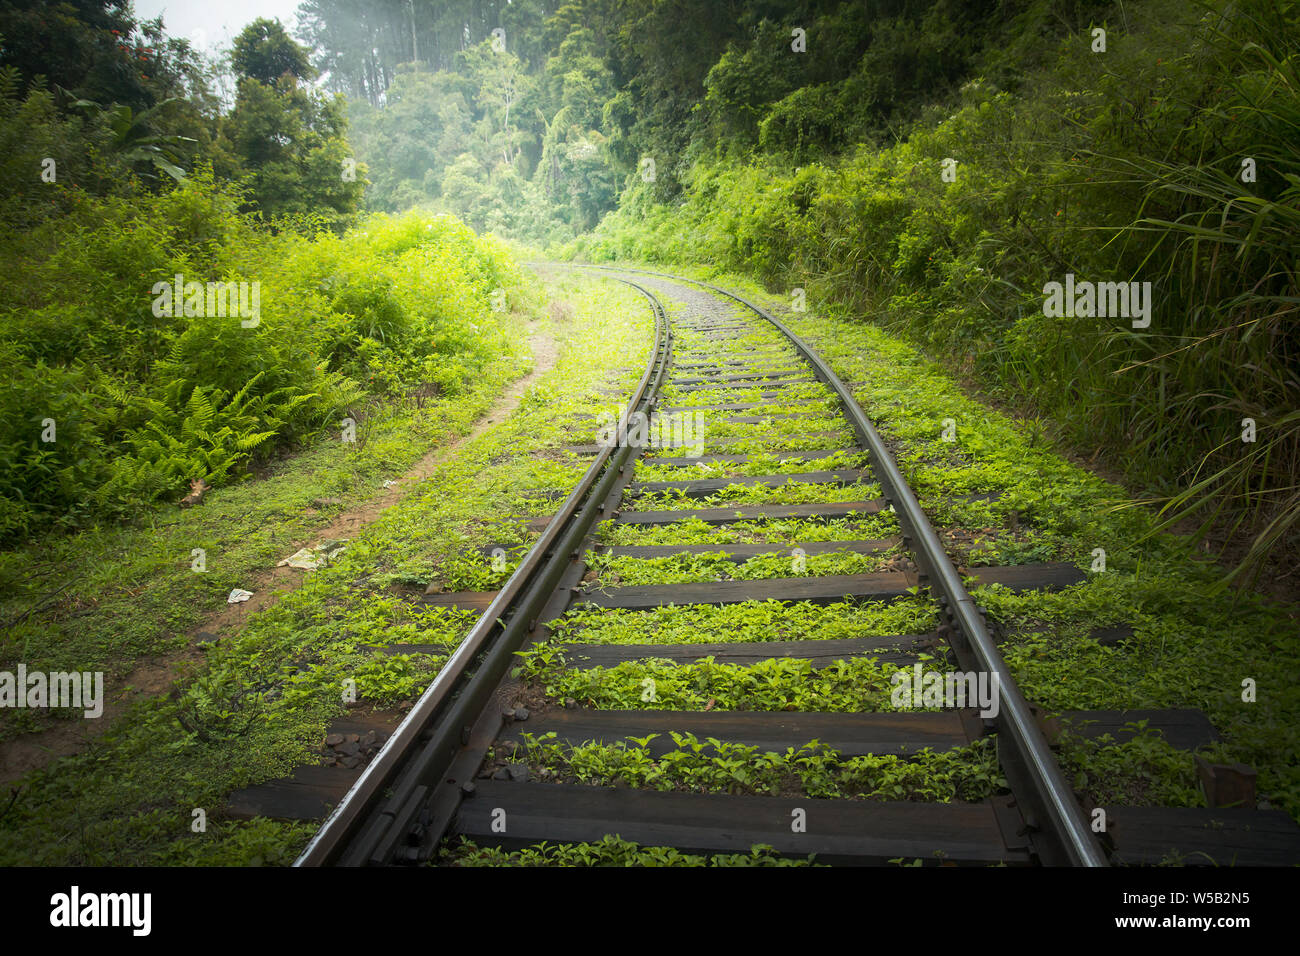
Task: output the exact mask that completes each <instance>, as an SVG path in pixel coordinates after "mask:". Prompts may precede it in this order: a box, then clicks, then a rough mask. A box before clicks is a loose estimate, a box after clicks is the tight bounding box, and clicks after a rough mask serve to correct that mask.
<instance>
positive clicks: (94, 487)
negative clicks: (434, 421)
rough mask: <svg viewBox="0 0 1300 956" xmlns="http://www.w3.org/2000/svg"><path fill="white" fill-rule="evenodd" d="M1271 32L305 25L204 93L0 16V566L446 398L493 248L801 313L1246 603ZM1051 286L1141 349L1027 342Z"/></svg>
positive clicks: (251, 52)
mask: <svg viewBox="0 0 1300 956" xmlns="http://www.w3.org/2000/svg"><path fill="white" fill-rule="evenodd" d="M1298 12H1300V11H1297V4H1296V3H1295V2H1293V0H1236V2H1225V0H1214V2H1204V3H1201V2H1196V3H1187V2H1181V0H1142V2H1132V0H1130V2H1114V0H1095V2H1093V0H969V2H968V0H806V2H795V3H776V2H769V0H754V2H740V0H568V2H557V0H514V2H506V0H450V2H430V0H424V2H418V0H416V2H408V0H376V2H371V3H356V2H352V0H307V2H305V3H303V4H302V5H301V6H300V7H299V10H298V16H297V24H296V31H295V35H294V36H291V35H290V34H289V33H288V32H287V31H286V30H285V29H284V28H283V27H282V26H281V25H280V24H279V23H278V22H277V21H272V20H259V21H257V22H255V23H254V24H252V25H250V26H249V27H248V28H247V29H245V30H244V32H243V33H242V34H241V35H240V36H239V37H238V38H237V40H236V41H235V43H234V44H233V46H232V47H231V49H230V50H229V51H227V53H226V55H225V56H224V57H223V58H220V59H219V60H212V59H209V58H206V57H204V56H202V55H200V53H199V52H198V51H196V50H194V49H193V48H192V47H191V46H190V45H189V44H188V43H187V42H186V41H183V40H177V39H173V38H171V37H169V36H168V35H167V34H166V32H165V25H164V24H163V23H160V22H157V21H153V22H146V21H141V20H139V19H137V18H136V17H135V16H134V15H133V14H132V13H131V11H130V7H129V6H128V5H123V4H118V3H114V2H111V0H76V2H63V3H54V2H36V3H28V4H17V3H12V2H4V3H0V70H2V71H3V72H2V73H0V140H2V141H3V143H4V147H5V148H4V152H3V158H0V162H2V163H3V164H4V172H5V175H4V177H3V180H2V183H0V217H2V218H3V221H4V225H5V230H4V236H3V239H2V240H0V241H2V243H3V251H4V253H5V254H6V255H7V256H8V257H9V261H10V269H8V270H7V275H6V289H7V292H8V294H7V295H6V296H5V297H4V308H5V309H6V310H7V312H8V315H7V321H6V323H5V329H4V331H3V332H0V354H2V355H3V361H4V365H5V367H6V368H7V369H12V370H13V371H12V373H11V375H10V378H11V381H12V383H13V387H11V388H8V389H6V391H5V393H4V398H3V399H0V402H2V403H3V419H2V420H0V447H3V449H4V454H3V456H2V458H0V535H3V536H4V537H5V539H7V540H11V541H13V540H22V539H23V538H25V537H28V536H30V535H33V534H38V533H43V532H45V531H46V530H48V529H50V528H54V527H60V528H75V527H82V526H85V525H86V524H87V523H88V522H95V521H99V520H101V519H102V520H117V519H120V518H123V517H126V516H128V515H131V514H133V513H135V511H136V509H138V508H140V507H141V506H142V505H144V504H146V503H149V502H153V501H157V500H174V499H175V498H176V497H179V495H180V494H182V493H183V492H184V490H185V488H186V487H187V482H188V481H189V480H191V479H194V478H199V477H201V478H205V480H207V481H208V482H209V483H219V482H221V481H227V480H234V479H235V478H237V477H238V476H239V475H241V474H244V473H246V471H247V468H248V467H249V466H250V465H255V464H256V463H257V462H258V461H259V460H261V459H264V458H265V457H266V456H269V455H272V454H275V453H277V452H278V451H281V450H284V449H286V448H290V447H294V446H295V443H301V442H302V441H304V440H306V439H307V438H308V437H309V436H310V435H312V434H314V433H315V432H317V431H319V430H320V429H322V428H323V427H324V426H325V424H326V423H337V421H338V419H339V418H340V417H342V416H343V415H345V414H347V412H348V410H349V409H351V408H353V407H354V406H355V404H356V403H357V402H359V401H361V400H362V399H363V398H364V397H365V396H371V397H375V396H383V395H389V396H394V395H398V394H404V393H406V392H409V391H410V390H411V389H416V388H420V387H424V386H430V385H432V386H435V387H437V388H438V389H441V390H446V391H452V392H454V390H455V389H456V388H458V387H460V386H461V385H462V384H463V383H464V382H465V381H467V380H468V378H469V377H471V376H473V375H474V374H475V370H476V369H478V368H480V367H481V366H482V364H483V363H484V362H486V361H488V360H489V359H490V358H491V357H492V356H493V355H497V354H500V353H501V352H502V351H503V350H506V349H508V348H509V343H508V342H505V341H502V340H500V337H499V336H498V337H497V338H495V339H494V338H493V336H490V335H489V336H483V335H480V334H478V332H477V331H475V327H477V328H478V329H482V328H489V327H498V326H496V325H494V319H493V315H494V314H495V313H494V312H493V310H492V305H491V293H492V292H493V291H494V290H496V289H507V290H511V294H514V292H513V290H514V289H515V288H516V280H515V279H514V277H513V275H512V274H511V270H512V269H513V268H514V266H513V265H512V261H513V260H512V259H511V258H510V257H509V256H508V255H507V254H506V253H505V252H504V248H503V247H502V246H501V245H499V244H497V243H496V242H495V240H492V239H485V238H479V237H483V236H487V235H489V234H496V235H498V236H501V237H504V238H506V239H509V240H513V241H514V242H516V243H519V244H523V245H525V246H527V247H530V248H531V250H533V252H534V253H545V254H549V255H552V256H561V257H571V258H579V259H587V260H613V259H621V260H639V261H642V262H648V263H665V264H680V265H684V264H689V265H699V266H704V267H707V268H713V269H717V270H732V271H738V272H744V273H747V274H750V275H752V276H754V277H755V278H756V279H758V280H759V281H761V282H762V283H764V284H765V285H766V286H767V287H768V288H769V289H772V290H774V291H780V292H782V293H783V294H786V295H793V290H795V289H803V290H806V293H807V301H808V303H809V304H810V306H812V307H815V308H818V309H823V310H827V311H831V312H838V313H841V314H844V315H852V316H855V317H857V318H859V319H860V320H862V321H870V322H875V323H878V324H880V325H882V326H883V327H885V328H887V329H889V330H891V331H894V332H897V333H900V334H902V335H904V336H905V337H907V338H908V339H910V340H912V341H913V342H914V343H917V344H919V345H921V346H922V347H924V348H925V349H926V350H927V351H928V352H929V353H930V354H932V355H933V356H935V357H936V358H939V359H940V360H941V361H943V362H945V363H947V364H948V365H949V366H950V367H952V368H954V369H956V370H958V371H960V372H961V373H962V374H963V376H964V377H965V378H966V380H967V381H968V382H970V383H971V384H973V385H975V386H977V387H979V388H981V389H982V390H983V391H985V393H986V394H988V395H990V396H991V397H993V398H994V399H996V400H999V401H1001V402H1002V403H1004V404H1006V405H1009V406H1011V407H1013V408H1014V409H1016V410H1017V411H1018V412H1020V413H1022V414H1025V415H1028V416H1030V417H1034V418H1037V419H1039V420H1040V421H1041V422H1042V423H1043V427H1044V428H1045V429H1047V430H1048V431H1049V432H1052V433H1054V435H1055V436H1056V437H1058V438H1059V439H1061V440H1062V441H1063V442H1064V443H1065V444H1066V445H1068V446H1069V447H1072V448H1074V449H1077V450H1081V451H1083V452H1085V453H1086V454H1087V455H1088V456H1091V457H1092V458H1094V460H1095V459H1097V458H1099V457H1100V459H1101V460H1102V461H1105V462H1108V463H1110V464H1111V465H1112V466H1114V467H1115V468H1117V469H1119V470H1120V471H1122V473H1123V474H1124V475H1125V477H1126V478H1127V479H1128V480H1129V481H1130V483H1131V484H1132V485H1133V487H1135V488H1137V489H1140V490H1142V491H1143V492H1145V493H1146V494H1147V495H1148V496H1149V497H1152V498H1155V499H1157V500H1159V501H1161V502H1162V503H1163V504H1164V505H1165V506H1166V508H1167V510H1166V512H1165V514H1166V516H1167V517H1168V518H1169V519H1170V520H1171V521H1172V520H1174V519H1178V518H1184V517H1188V516H1191V517H1193V518H1194V519H1195V520H1196V521H1197V522H1203V523H1206V524H1208V523H1209V522H1211V521H1217V522H1218V529H1219V532H1220V533H1221V534H1222V533H1225V532H1235V535H1236V538H1237V539H1238V540H1239V541H1251V542H1253V545H1252V546H1251V549H1250V552H1249V554H1248V555H1246V558H1247V559H1248V560H1246V562H1245V564H1244V565H1243V568H1244V569H1246V570H1254V569H1257V568H1258V567H1259V564H1258V561H1257V559H1259V558H1261V557H1262V556H1263V555H1265V554H1266V553H1268V552H1270V551H1272V552H1273V553H1274V554H1276V553H1278V552H1279V549H1281V553H1288V552H1291V551H1293V550H1294V548H1295V542H1296V537H1297V527H1296V517H1297V515H1298V514H1300V492H1298V491H1297V487H1296V484H1295V480H1294V475H1295V474H1296V472H1297V465H1298V464H1300V462H1298V461H1297V459H1298V457H1300V411H1297V401H1296V397H1297V391H1300V381H1298V380H1297V376H1296V372H1295V369H1296V367H1297V365H1298V364H1300V363H1297V361H1296V353H1297V347H1298V342H1297V333H1296V323H1295V319H1296V309H1297V303H1300V295H1298V292H1297V288H1296V263H1297V241H1298V240H1297V239H1296V236H1297V234H1300V233H1298V230H1297V225H1298V223H1297V219H1298V218H1300V204H1298V202H1297V196H1298V190H1300V147H1298V146H1297V144H1300V136H1298V135H1297V133H1300V129H1298V128H1297V126H1298V125H1300V110H1298V109H1297V84H1298V83H1300V77H1297V57H1296V50H1297V42H1296V41H1297V38H1298V37H1300V28H1298V27H1297V23H1298V22H1300V17H1298V16H1297V13H1298ZM48 157H57V179H56V180H49V179H44V178H42V172H43V166H42V163H43V161H44V159H46V158H48ZM340 170H350V172H351V175H350V176H349V175H346V174H343V175H341V174H340ZM412 209H418V210H419V212H418V213H416V214H413V215H410V216H405V217H404V218H400V219H396V220H392V219H385V218H382V214H402V213H406V212H407V211H408V210H412ZM447 213H449V214H451V215H452V216H454V217H456V219H458V220H460V222H462V223H464V224H465V225H464V226H461V225H459V224H458V223H455V222H453V221H452V220H451V219H449V218H441V219H438V218H431V217H434V216H436V215H438V214H447ZM376 215H379V216H380V217H381V218H379V219H376V220H372V221H369V222H367V221H364V217H367V216H376ZM466 226H467V227H468V228H465V227H466ZM431 263H432V264H435V265H436V267H435V268H432V269H430V268H427V267H428V266H429V265H430V264H431ZM176 273H184V274H185V275H186V276H187V278H188V277H190V276H191V275H192V276H193V278H194V279H196V280H199V281H211V280H220V279H228V280H233V279H236V278H241V277H242V278H256V279H258V280H260V281H261V283H262V285H263V291H262V302H263V312H264V316H263V319H262V321H261V324H260V326H259V327H258V328H256V329H253V330H249V329H241V328H239V327H238V326H237V325H235V326H234V327H233V328H232V326H231V323H229V322H224V321H221V320H217V321H209V320H205V319H197V320H196V319H192V318H185V319H181V318H161V319H160V318H159V317H157V316H154V315H153V314H152V313H151V311H150V296H149V295H147V293H148V292H149V290H150V289H151V288H152V286H153V284H154V283H155V282H156V281H159V280H165V279H170V278H171V277H172V276H173V275H174V274H176ZM1067 276H1073V277H1077V278H1078V280H1079V281H1080V282H1085V281H1086V282H1139V283H1146V282H1149V283H1151V290H1152V291H1151V299H1150V301H1151V306H1152V308H1151V315H1150V324H1149V326H1147V327H1143V328H1135V327H1133V325H1132V323H1131V322H1130V321H1129V319H1128V318H1127V317H1116V316H1109V317H1100V316H1089V315H1068V316H1065V317H1055V316H1048V315H1045V314H1044V309H1043V302H1044V286H1045V285H1046V284H1047V283H1049V282H1064V281H1066V277H1067ZM1071 312H1073V310H1071ZM200 359H201V360H200ZM46 419H52V420H54V421H55V422H56V423H57V427H58V429H59V435H60V436H64V435H67V436H69V437H71V436H76V441H69V442H63V441H59V442H55V443H48V442H43V441H42V440H41V430H42V422H43V421H45V420H46ZM73 449H76V450H75V451H74V450H73ZM1242 553H1243V552H1242V549H1238V551H1237V552H1236V553H1235V555H1234V557H1235V558H1238V559H1239V558H1241V557H1242Z"/></svg>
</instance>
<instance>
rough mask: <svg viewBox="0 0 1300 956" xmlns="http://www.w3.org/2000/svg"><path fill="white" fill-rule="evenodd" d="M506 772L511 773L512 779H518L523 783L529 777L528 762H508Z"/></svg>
mask: <svg viewBox="0 0 1300 956" xmlns="http://www.w3.org/2000/svg"><path fill="white" fill-rule="evenodd" d="M506 773H507V774H509V776H510V779H511V780H517V781H519V782H520V783H523V782H524V781H526V780H527V779H528V764H526V763H510V764H506Z"/></svg>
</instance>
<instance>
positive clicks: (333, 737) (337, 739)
mask: <svg viewBox="0 0 1300 956" xmlns="http://www.w3.org/2000/svg"><path fill="white" fill-rule="evenodd" d="M341 743H343V735H342V734H330V735H329V736H328V737H326V738H325V746H326V747H337V746H338V745H339V744H341Z"/></svg>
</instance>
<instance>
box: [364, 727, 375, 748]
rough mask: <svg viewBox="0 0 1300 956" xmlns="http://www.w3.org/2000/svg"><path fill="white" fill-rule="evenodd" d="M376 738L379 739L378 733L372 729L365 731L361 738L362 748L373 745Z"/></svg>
mask: <svg viewBox="0 0 1300 956" xmlns="http://www.w3.org/2000/svg"><path fill="white" fill-rule="evenodd" d="M378 739H379V735H378V734H376V733H375V732H374V731H373V730H371V731H369V732H367V733H366V735H365V736H364V737H362V738H361V746H362V747H364V748H370V747H373V746H374V745H375V742H376V741H377V740H378Z"/></svg>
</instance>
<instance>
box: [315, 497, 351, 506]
mask: <svg viewBox="0 0 1300 956" xmlns="http://www.w3.org/2000/svg"><path fill="white" fill-rule="evenodd" d="M311 503H312V506H313V507H315V508H328V507H330V506H331V505H341V504H343V499H342V498H313V499H312V500H311Z"/></svg>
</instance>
